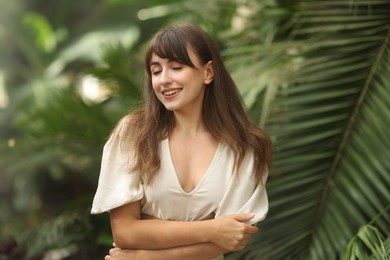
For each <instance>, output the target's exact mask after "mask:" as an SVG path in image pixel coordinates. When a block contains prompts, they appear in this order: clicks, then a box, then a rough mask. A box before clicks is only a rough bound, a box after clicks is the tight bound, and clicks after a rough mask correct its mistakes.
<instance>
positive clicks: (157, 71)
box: [152, 70, 161, 76]
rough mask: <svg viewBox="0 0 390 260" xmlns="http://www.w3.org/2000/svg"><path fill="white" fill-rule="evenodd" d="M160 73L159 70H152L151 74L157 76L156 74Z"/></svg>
mask: <svg viewBox="0 0 390 260" xmlns="http://www.w3.org/2000/svg"><path fill="white" fill-rule="evenodd" d="M160 73H161V70H155V71H152V75H153V76H157V75H158V74H160Z"/></svg>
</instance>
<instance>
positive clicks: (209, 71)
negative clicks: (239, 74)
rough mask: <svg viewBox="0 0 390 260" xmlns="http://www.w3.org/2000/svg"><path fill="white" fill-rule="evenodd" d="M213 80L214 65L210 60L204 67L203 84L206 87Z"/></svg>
mask: <svg viewBox="0 0 390 260" xmlns="http://www.w3.org/2000/svg"><path fill="white" fill-rule="evenodd" d="M213 80H214V64H213V62H212V61H211V60H210V61H209V62H207V63H206V65H205V74H204V80H203V82H204V84H206V85H208V84H210V83H211V82H213Z"/></svg>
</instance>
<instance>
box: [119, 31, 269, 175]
mask: <svg viewBox="0 0 390 260" xmlns="http://www.w3.org/2000/svg"><path fill="white" fill-rule="evenodd" d="M188 48H191V50H192V51H193V52H194V53H195V54H196V55H197V57H198V59H199V61H200V62H201V63H202V64H203V65H204V64H206V63H207V62H209V61H212V64H213V66H214V80H213V81H212V82H211V83H210V84H209V86H208V87H207V88H206V90H205V97H204V103H203V108H202V109H203V111H202V115H203V118H204V121H205V124H206V127H207V128H208V130H209V131H210V133H211V134H212V135H213V136H214V138H216V139H217V140H219V142H221V143H224V144H227V145H228V146H229V147H230V148H231V149H232V150H233V152H234V155H235V169H238V167H240V165H241V163H242V161H243V159H244V156H245V153H246V152H247V151H248V150H251V151H253V153H254V158H255V167H254V169H255V176H256V179H257V181H259V182H261V181H262V179H263V177H264V176H265V175H266V173H267V171H268V170H270V168H271V157H272V148H271V141H270V138H269V137H268V136H267V135H266V134H265V133H264V131H263V130H262V129H260V128H259V127H257V126H256V125H255V124H253V123H252V122H251V121H250V120H249V118H248V116H247V114H246V113H245V109H244V106H243V104H242V100H241V98H240V95H239V93H238V90H237V87H236V85H235V83H234V81H233V79H232V78H231V76H230V74H229V72H228V71H227V69H226V67H225V65H224V63H223V61H222V58H221V55H220V53H219V51H218V49H217V47H216V45H215V44H214V42H213V41H212V39H211V38H210V36H209V35H208V34H207V33H206V32H205V31H203V30H202V29H201V28H199V27H198V26H196V25H192V24H179V25H173V26H171V27H168V28H165V29H162V30H160V31H159V32H157V33H156V34H155V36H154V37H153V38H152V40H151V41H150V42H149V45H148V47H147V50H146V54H145V69H146V78H145V87H144V106H143V107H142V108H141V109H139V110H137V111H135V112H132V113H130V114H129V115H127V116H126V117H125V118H124V119H123V120H122V121H121V123H119V124H118V126H117V127H116V129H119V128H121V129H123V130H124V132H123V133H124V136H127V137H129V138H126V140H128V142H127V143H128V144H129V146H128V147H129V149H130V150H131V153H132V154H133V156H134V158H133V160H132V161H133V164H132V167H131V169H132V171H137V172H140V173H141V174H142V175H143V177H144V179H145V180H146V181H147V182H149V181H151V180H152V179H153V177H154V176H155V174H156V173H157V172H158V170H159V169H160V155H159V154H160V142H161V140H163V139H164V138H166V137H167V136H168V133H169V132H170V131H171V130H172V129H173V127H174V124H175V122H174V116H173V112H172V111H169V110H167V109H166V108H165V107H164V106H163V105H162V103H161V102H160V101H159V100H158V98H157V97H156V95H155V93H154V91H153V87H152V81H151V71H150V62H151V57H152V55H153V54H156V55H158V56H159V57H161V58H167V59H170V60H172V61H176V62H179V63H182V64H184V65H187V66H190V67H195V66H194V64H193V63H192V62H191V59H190V57H189V54H188ZM115 132H116V131H114V133H113V134H115ZM236 172H237V171H236Z"/></svg>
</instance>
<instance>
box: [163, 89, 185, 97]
mask: <svg viewBox="0 0 390 260" xmlns="http://www.w3.org/2000/svg"><path fill="white" fill-rule="evenodd" d="M180 90H181V89H172V90H168V91H165V92H163V93H164V95H165V96H172V95H174V94H176V93H177V92H179V91H180Z"/></svg>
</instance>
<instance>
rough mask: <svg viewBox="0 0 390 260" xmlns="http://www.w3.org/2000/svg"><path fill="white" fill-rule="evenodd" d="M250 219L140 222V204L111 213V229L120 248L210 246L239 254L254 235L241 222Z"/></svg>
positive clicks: (225, 218) (235, 217) (245, 215)
mask: <svg viewBox="0 0 390 260" xmlns="http://www.w3.org/2000/svg"><path fill="white" fill-rule="evenodd" d="M252 217H253V215H250V214H237V215H229V216H222V217H219V218H217V219H212V220H204V221H188V222H184V221H166V220H144V219H141V213H140V205H139V202H134V203H129V204H127V205H125V206H122V207H120V208H116V209H113V210H111V214H110V219H111V228H112V233H113V237H114V241H115V243H116V245H117V246H118V247H119V248H127V249H145V250H155V249H166V248H175V247H180V246H187V245H194V244H202V243H213V244H215V245H217V246H219V247H221V248H224V249H226V250H228V251H236V250H239V249H240V248H241V247H242V246H243V245H244V244H246V242H247V241H248V239H249V236H250V234H253V233H255V232H256V231H257V228H256V227H252V226H250V225H248V224H245V223H243V222H245V221H248V220H250V219H251V218H252Z"/></svg>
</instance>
